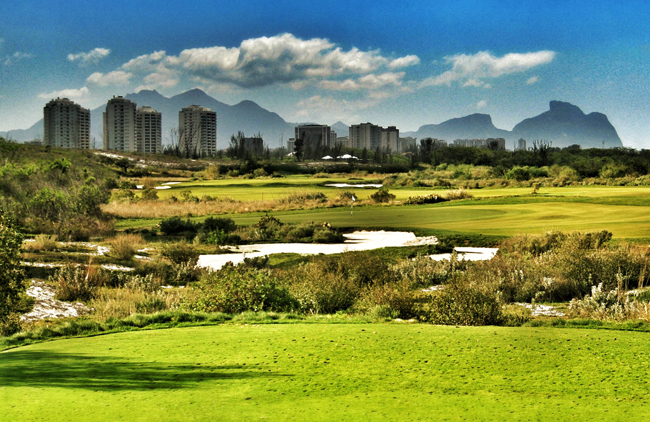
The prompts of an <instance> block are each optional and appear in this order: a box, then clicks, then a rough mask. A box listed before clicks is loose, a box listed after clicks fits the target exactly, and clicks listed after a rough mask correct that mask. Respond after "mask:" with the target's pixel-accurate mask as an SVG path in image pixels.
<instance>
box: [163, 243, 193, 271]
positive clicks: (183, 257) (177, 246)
mask: <svg viewBox="0 0 650 422" xmlns="http://www.w3.org/2000/svg"><path fill="white" fill-rule="evenodd" d="M159 253H160V256H162V257H163V258H165V259H168V260H169V261H171V262H172V263H174V264H176V265H180V264H184V263H189V264H190V265H192V266H195V265H196V263H197V262H198V261H199V256H200V253H199V252H198V251H197V250H196V249H195V248H194V247H193V246H192V245H190V244H188V243H187V242H185V241H184V240H183V241H180V242H176V243H164V244H163V245H162V246H161V247H160V248H159Z"/></svg>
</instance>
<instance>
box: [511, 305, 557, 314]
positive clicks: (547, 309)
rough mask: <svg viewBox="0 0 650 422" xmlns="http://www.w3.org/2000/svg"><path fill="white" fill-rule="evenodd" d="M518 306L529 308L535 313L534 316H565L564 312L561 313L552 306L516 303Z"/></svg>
mask: <svg viewBox="0 0 650 422" xmlns="http://www.w3.org/2000/svg"><path fill="white" fill-rule="evenodd" d="M516 305H519V306H523V307H524V308H528V309H530V310H531V311H532V312H533V316H554V317H560V316H564V312H560V311H558V310H557V309H555V308H554V307H552V306H551V305H538V304H535V305H533V304H530V303H516Z"/></svg>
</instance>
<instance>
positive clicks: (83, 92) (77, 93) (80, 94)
mask: <svg viewBox="0 0 650 422" xmlns="http://www.w3.org/2000/svg"><path fill="white" fill-rule="evenodd" d="M88 94H90V90H89V89H88V88H86V87H85V86H84V87H82V88H79V89H63V90H61V91H52V92H48V93H43V94H38V98H41V99H43V100H51V99H53V98H72V99H79V98H84V97H86V96H88Z"/></svg>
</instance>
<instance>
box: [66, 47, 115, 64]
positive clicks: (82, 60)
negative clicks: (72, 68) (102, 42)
mask: <svg viewBox="0 0 650 422" xmlns="http://www.w3.org/2000/svg"><path fill="white" fill-rule="evenodd" d="M110 53H111V50H109V49H108V48H95V49H92V50H90V51H89V52H87V53H76V54H68V60H70V61H71V62H79V64H80V65H81V66H87V65H89V64H97V63H99V61H100V60H101V59H103V58H104V57H106V56H108V55H109V54H110Z"/></svg>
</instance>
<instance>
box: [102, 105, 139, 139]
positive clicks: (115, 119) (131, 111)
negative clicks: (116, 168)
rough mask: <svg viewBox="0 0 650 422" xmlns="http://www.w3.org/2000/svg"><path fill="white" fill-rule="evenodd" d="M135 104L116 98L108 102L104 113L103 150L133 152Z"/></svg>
mask: <svg viewBox="0 0 650 422" xmlns="http://www.w3.org/2000/svg"><path fill="white" fill-rule="evenodd" d="M136 108H137V104H136V103H134V102H132V101H131V100H127V99H126V98H124V97H121V96H117V97H113V98H111V99H110V100H108V103H107V104H106V111H104V115H103V118H104V149H107V150H116V151H126V152H134V151H137V150H138V148H137V142H136V135H135V133H136V123H135V120H136V119H135V116H136Z"/></svg>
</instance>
